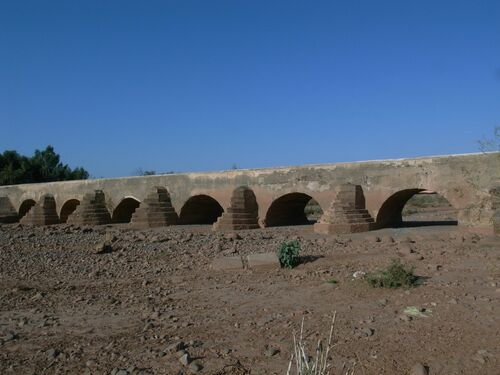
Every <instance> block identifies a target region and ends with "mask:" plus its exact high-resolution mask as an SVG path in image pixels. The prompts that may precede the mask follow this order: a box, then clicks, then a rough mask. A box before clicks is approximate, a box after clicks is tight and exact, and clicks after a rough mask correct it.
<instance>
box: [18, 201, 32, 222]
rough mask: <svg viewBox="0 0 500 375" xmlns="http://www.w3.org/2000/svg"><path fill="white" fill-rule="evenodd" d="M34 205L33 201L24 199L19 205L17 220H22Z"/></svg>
mask: <svg viewBox="0 0 500 375" xmlns="http://www.w3.org/2000/svg"><path fill="white" fill-rule="evenodd" d="M35 204H36V202H35V200H34V199H31V198H30V199H26V200H24V201H23V202H22V203H21V205H20V206H19V211H18V213H19V219H21V218H23V217H24V216H26V214H27V213H28V212H29V210H31V207H33V206H34V205H35Z"/></svg>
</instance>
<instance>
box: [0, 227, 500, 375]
mask: <svg viewBox="0 0 500 375" xmlns="http://www.w3.org/2000/svg"><path fill="white" fill-rule="evenodd" d="M291 238H296V239H299V241H300V243H301V247H302V255H303V256H304V261H305V262H304V263H303V264H301V265H300V266H298V267H297V268H295V269H292V270H282V269H276V268H274V269H273V268H272V269H269V268H268V269H260V268H257V269H244V270H239V271H216V270H213V269H212V268H211V264H212V262H213V261H214V259H217V258H220V257H223V256H235V255H241V256H245V255H247V254H251V253H264V252H275V251H276V249H277V248H278V247H279V245H280V243H282V242H283V241H284V240H288V239H291ZM499 245H500V240H499V239H498V238H493V237H488V236H485V235H481V234H476V233H471V232H466V231H463V230H460V229H459V228H457V227H419V228H403V229H390V230H389V229H387V230H380V231H374V232H370V233H364V234H356V235H343V236H321V235H317V234H314V233H313V232H312V227H310V226H300V227H283V228H269V229H265V230H253V231H241V232H239V233H238V234H221V233H213V232H212V231H211V230H210V227H209V226H185V227H171V228H161V229H156V230H147V231H136V230H132V229H129V228H128V227H127V225H113V226H102V227H92V228H87V227H74V226H69V225H58V226H50V227H42V228H30V227H26V226H21V225H19V224H14V225H4V226H0V373H1V374H115V375H116V374H120V375H124V374H173V375H175V374H189V373H196V372H198V373H200V374H285V373H286V369H287V366H288V361H289V358H290V355H291V353H292V348H293V339H292V333H293V331H294V330H296V329H297V328H298V327H299V325H300V322H301V320H302V318H304V326H305V332H306V340H307V341H308V342H309V344H310V345H309V347H310V349H311V354H313V353H312V349H313V347H314V346H315V344H316V341H317V340H318V338H321V337H326V336H327V335H328V331H329V327H330V321H331V317H332V314H333V313H334V312H335V311H336V313H337V317H336V323H335V332H334V343H335V346H334V349H333V355H332V359H331V361H332V363H333V365H334V367H335V370H336V372H335V374H340V373H341V369H342V366H346V367H349V366H352V365H353V364H354V363H355V373H356V374H361V375H368V374H374V375H375V374H377V375H380V374H398V375H401V374H408V373H410V369H411V368H412V366H413V365H414V364H416V363H421V364H423V365H425V366H428V367H429V370H430V374H432V375H434V374H443V375H453V374H468V375H470V374H492V375H493V374H496V375H498V374H499V373H500V360H499V358H500V314H499V311H500V299H499V297H500V246H499ZM392 258H400V259H402V260H403V261H404V262H405V263H408V264H409V265H414V266H415V272H416V273H417V274H418V275H420V276H422V277H423V279H422V280H423V283H422V285H420V286H418V287H415V288H412V289H408V290H405V289H377V288H372V287H370V286H369V285H368V284H367V283H366V281H365V280H363V278H362V277H359V278H354V277H353V274H354V273H355V272H356V271H363V272H370V271H374V270H376V269H379V268H381V267H385V266H386V265H387V264H388V263H389V262H390V260H391V259H392ZM358 274H359V273H358ZM410 307H411V308H410ZM408 308H410V309H408ZM405 310H406V313H405Z"/></svg>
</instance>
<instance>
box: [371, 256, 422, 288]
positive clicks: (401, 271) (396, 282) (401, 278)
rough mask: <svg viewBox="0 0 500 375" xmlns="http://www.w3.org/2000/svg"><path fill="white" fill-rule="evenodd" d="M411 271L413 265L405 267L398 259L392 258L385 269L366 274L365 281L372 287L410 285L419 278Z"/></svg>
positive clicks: (413, 284)
mask: <svg viewBox="0 0 500 375" xmlns="http://www.w3.org/2000/svg"><path fill="white" fill-rule="evenodd" d="M413 271H414V268H413V267H411V268H407V267H405V266H404V265H403V264H402V263H401V262H400V261H399V260H397V259H393V260H392V262H391V264H390V265H389V266H388V267H387V268H386V269H383V270H379V271H377V272H373V273H369V274H367V275H366V281H367V282H368V284H370V285H371V286H373V287H374V288H399V287H412V286H415V285H417V283H418V280H419V277H418V276H416V275H415V274H414V273H413Z"/></svg>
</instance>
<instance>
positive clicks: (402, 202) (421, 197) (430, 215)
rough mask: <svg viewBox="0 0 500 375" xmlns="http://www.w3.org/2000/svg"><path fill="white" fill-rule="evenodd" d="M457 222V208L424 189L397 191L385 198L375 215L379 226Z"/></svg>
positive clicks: (438, 195) (449, 223)
mask: <svg viewBox="0 0 500 375" xmlns="http://www.w3.org/2000/svg"><path fill="white" fill-rule="evenodd" d="M457 224H458V221H457V210H456V209H454V208H453V207H452V206H451V204H450V202H448V200H447V199H446V198H445V197H443V196H442V195H440V194H438V193H436V192H434V191H429V190H425V189H406V190H401V191H398V192H397V193H395V194H393V195H391V196H390V197H389V198H387V200H386V201H385V202H384V203H383V204H382V207H380V210H379V212H378V215H377V226H378V227H379V228H385V227H415V226H428V225H457Z"/></svg>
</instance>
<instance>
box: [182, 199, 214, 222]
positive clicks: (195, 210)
mask: <svg viewBox="0 0 500 375" xmlns="http://www.w3.org/2000/svg"><path fill="white" fill-rule="evenodd" d="M223 212H224V210H223V208H222V206H221V205H220V204H219V202H217V201H216V200H215V199H214V198H212V197H210V196H208V195H203V194H201V195H195V196H193V197H191V198H189V199H188V200H187V201H186V203H184V206H182V209H181V214H180V216H179V221H180V223H181V224H213V223H215V222H216V221H217V218H218V217H219V216H221V215H222V213H223Z"/></svg>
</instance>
